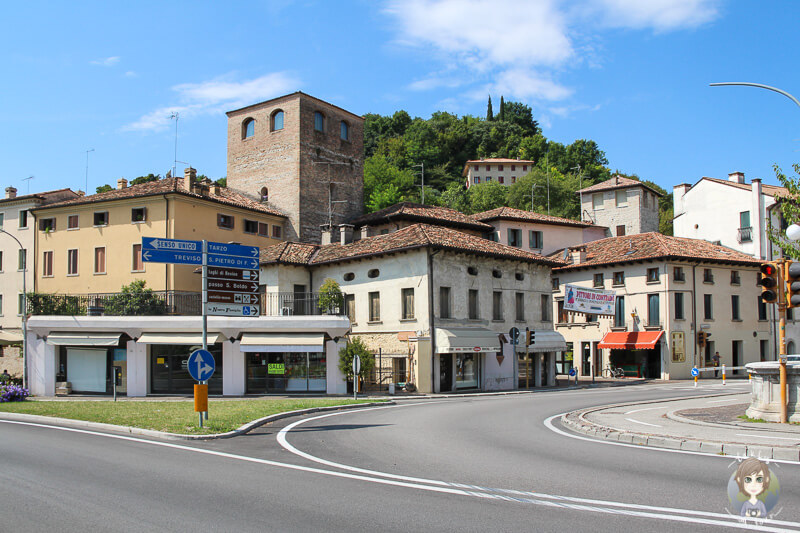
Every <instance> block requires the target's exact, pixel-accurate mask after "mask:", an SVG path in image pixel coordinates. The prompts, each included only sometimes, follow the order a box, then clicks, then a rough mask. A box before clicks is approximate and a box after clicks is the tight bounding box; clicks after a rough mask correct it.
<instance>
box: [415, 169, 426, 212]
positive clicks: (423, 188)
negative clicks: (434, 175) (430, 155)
mask: <svg viewBox="0 0 800 533" xmlns="http://www.w3.org/2000/svg"><path fill="white" fill-rule="evenodd" d="M417 167H419V168H420V175H421V176H422V185H420V188H421V189H422V194H421V197H422V202H421V203H423V204H424V203H425V163H424V162H423V163H420V164H419V165H414V168H417Z"/></svg>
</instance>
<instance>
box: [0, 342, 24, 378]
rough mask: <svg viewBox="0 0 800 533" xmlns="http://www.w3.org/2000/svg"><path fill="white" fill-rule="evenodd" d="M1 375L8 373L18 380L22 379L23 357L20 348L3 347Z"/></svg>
mask: <svg viewBox="0 0 800 533" xmlns="http://www.w3.org/2000/svg"><path fill="white" fill-rule="evenodd" d="M0 354H1V355H0V373H2V372H3V370H8V373H9V374H11V375H12V376H14V377H16V378H21V377H22V357H21V350H20V348H19V346H3V347H2V349H1V350H0Z"/></svg>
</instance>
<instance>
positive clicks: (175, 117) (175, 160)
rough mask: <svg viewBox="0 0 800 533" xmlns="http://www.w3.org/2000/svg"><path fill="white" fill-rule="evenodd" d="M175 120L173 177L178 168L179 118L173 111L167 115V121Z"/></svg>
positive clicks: (178, 114)
mask: <svg viewBox="0 0 800 533" xmlns="http://www.w3.org/2000/svg"><path fill="white" fill-rule="evenodd" d="M173 118H174V119H175V157H174V158H173V162H172V176H173V177H175V167H177V166H178V119H179V118H180V113H178V112H177V111H173V112H172V113H170V115H169V119H170V120H172V119H173Z"/></svg>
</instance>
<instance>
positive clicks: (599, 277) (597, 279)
mask: <svg viewBox="0 0 800 533" xmlns="http://www.w3.org/2000/svg"><path fill="white" fill-rule="evenodd" d="M604 283H605V282H604V280H603V274H595V275H594V287H595V288H598V289H602V288H603V285H604Z"/></svg>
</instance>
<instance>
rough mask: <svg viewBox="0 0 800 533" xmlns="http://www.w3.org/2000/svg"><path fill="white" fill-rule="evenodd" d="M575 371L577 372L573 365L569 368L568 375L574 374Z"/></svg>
mask: <svg viewBox="0 0 800 533" xmlns="http://www.w3.org/2000/svg"><path fill="white" fill-rule="evenodd" d="M577 373H578V371H577V370H575V368H574V367H573V368H570V369H569V375H570V376H574V375H575V374H577Z"/></svg>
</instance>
